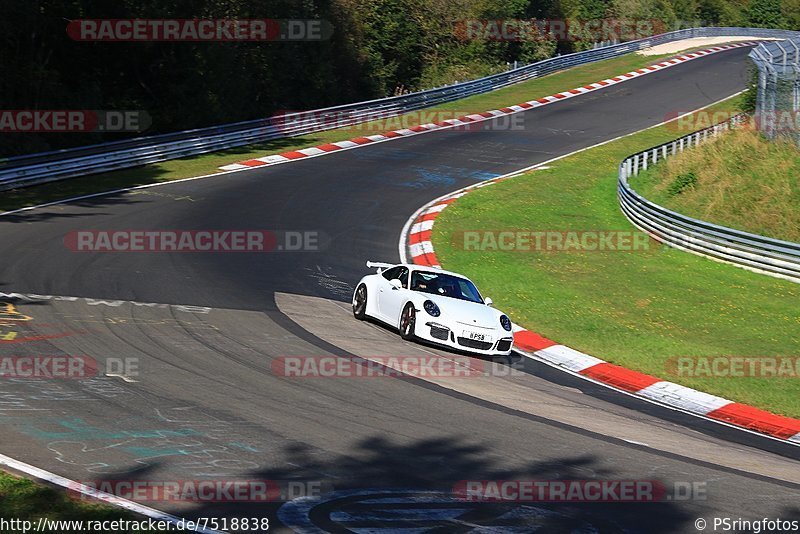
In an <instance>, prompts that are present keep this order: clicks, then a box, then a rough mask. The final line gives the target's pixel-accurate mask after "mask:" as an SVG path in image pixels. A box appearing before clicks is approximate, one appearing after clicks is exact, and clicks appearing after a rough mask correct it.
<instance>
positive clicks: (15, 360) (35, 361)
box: [0, 355, 139, 380]
mask: <svg viewBox="0 0 800 534" xmlns="http://www.w3.org/2000/svg"><path fill="white" fill-rule="evenodd" d="M100 374H105V375H106V376H124V377H126V378H127V377H134V376H138V375H139V359H138V358H131V357H127V358H114V357H108V358H105V360H100V361H98V360H96V359H95V358H92V357H91V356H86V355H33V356H0V380H2V379H67V380H87V379H91V378H94V377H95V376H98V375H100Z"/></svg>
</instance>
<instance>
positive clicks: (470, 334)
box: [461, 330, 492, 343]
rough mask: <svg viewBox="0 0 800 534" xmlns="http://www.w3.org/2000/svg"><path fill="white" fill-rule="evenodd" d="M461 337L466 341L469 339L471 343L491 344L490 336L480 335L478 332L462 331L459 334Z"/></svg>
mask: <svg viewBox="0 0 800 534" xmlns="http://www.w3.org/2000/svg"><path fill="white" fill-rule="evenodd" d="M461 335H462V336H463V337H465V338H467V339H471V340H472V341H483V342H484V343H491V342H492V336H490V335H489V334H481V333H480V332H472V331H470V330H464V332H462V334H461Z"/></svg>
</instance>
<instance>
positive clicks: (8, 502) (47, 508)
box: [0, 472, 136, 532]
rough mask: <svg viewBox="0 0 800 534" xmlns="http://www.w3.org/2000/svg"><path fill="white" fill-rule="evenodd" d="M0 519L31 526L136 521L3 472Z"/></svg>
mask: <svg viewBox="0 0 800 534" xmlns="http://www.w3.org/2000/svg"><path fill="white" fill-rule="evenodd" d="M0 517H2V518H4V519H6V520H9V519H19V520H28V521H32V522H33V524H34V525H35V524H36V522H37V521H38V519H39V518H40V517H43V518H47V519H52V520H67V521H68V520H83V521H90V520H91V521H104V520H114V519H127V520H133V519H136V517H135V516H133V515H132V514H130V513H128V512H126V511H124V510H121V509H119V508H115V507H112V506H109V505H104V504H98V503H96V502H93V501H88V500H81V499H79V498H77V497H71V496H70V495H69V494H67V493H66V492H64V491H61V490H56V489H53V488H51V487H48V486H44V485H42V484H38V483H36V482H33V481H31V480H28V479H24V478H19V477H16V476H13V475H10V474H8V473H3V472H0ZM9 532H12V531H9ZM15 532H21V530H15Z"/></svg>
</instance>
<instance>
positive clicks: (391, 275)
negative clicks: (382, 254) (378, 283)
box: [381, 267, 403, 280]
mask: <svg viewBox="0 0 800 534" xmlns="http://www.w3.org/2000/svg"><path fill="white" fill-rule="evenodd" d="M402 268H403V267H392V268H391V269H386V270H385V271H383V272H382V273H381V275H382V276H383V277H384V278H386V279H387V280H394V279H395V278H397V276H398V275H399V274H400V269H402Z"/></svg>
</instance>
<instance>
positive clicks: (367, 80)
mask: <svg viewBox="0 0 800 534" xmlns="http://www.w3.org/2000/svg"><path fill="white" fill-rule="evenodd" d="M0 5H2V13H3V15H4V16H3V17H2V19H0V28H2V33H1V34H0V35H2V41H0V67H2V75H1V76H0V100H1V101H2V108H3V109H6V110H9V109H112V110H146V111H147V112H148V113H149V115H150V116H151V117H152V120H153V123H152V126H151V127H150V128H149V129H148V131H147V133H159V132H167V131H174V130H181V129H187V128H192V127H200V126H209V125H214V124H220V123H226V122H233V121H237V120H246V119H253V118H258V117H264V116H268V115H270V114H272V113H274V112H276V111H277V110H286V109H310V108H316V107H321V106H326V105H332V104H337V103H344V102H351V101H356V100H364V99H369V98H375V97H381V96H386V95H389V94H393V93H397V92H402V91H410V90H416V89H419V88H423V87H432V86H439V85H443V84H446V83H453V82H455V81H460V80H465V79H469V78H474V77H477V76H481V75H486V74H489V73H492V72H497V71H500V70H504V69H506V68H508V65H509V64H513V63H514V62H517V61H518V62H522V63H524V62H531V61H535V60H538V59H543V58H546V57H550V56H552V55H554V54H555V53H558V52H567V51H571V50H575V49H580V48H585V47H587V46H591V42H590V41H589V40H586V41H577V42H576V41H562V42H555V41H552V40H530V41H524V42H519V41H497V40H489V41H487V40H477V39H464V38H463V36H461V37H459V35H457V32H455V31H454V26H455V25H457V23H458V22H459V21H465V20H486V19H492V20H493V19H523V20H528V19H546V18H550V19H571V18H576V19H599V18H607V17H617V18H625V19H636V18H644V19H658V20H660V21H663V23H664V25H665V28H666V29H673V28H675V27H676V26H680V25H683V26H691V25H696V24H697V23H698V21H699V20H702V21H703V22H704V23H705V24H721V25H738V24H757V25H763V26H782V27H794V28H798V27H800V0H749V1H748V0H730V1H729V0H268V1H264V0H193V1H190V0H118V1H116V2H103V1H100V0H26V1H19V0H0ZM100 18H118V19H128V18H236V19H247V18H277V19H288V18H300V19H309V18H312V19H323V20H327V21H329V22H330V23H331V25H332V26H333V28H334V33H333V36H332V37H331V38H330V39H329V40H326V41H320V42H270V43H263V42H262V43H254V42H226V43H210V42H195V43H192V42H171V43H163V42H111V43H104V42H79V41H74V40H72V39H70V38H69V36H68V35H67V32H66V25H67V23H68V22H69V21H70V20H75V19H100ZM116 135H117V137H116V138H119V136H120V135H121V134H116ZM113 138H115V137H113V136H112V134H106V136H105V137H102V136H101V135H100V134H53V133H49V134H8V133H6V134H4V135H3V136H2V137H0V154H2V155H11V154H19V153H28V152H35V151H41V150H46V149H50V148H58V147H62V146H71V145H78V144H87V143H90V142H98V141H103V140H108V139H113Z"/></svg>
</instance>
